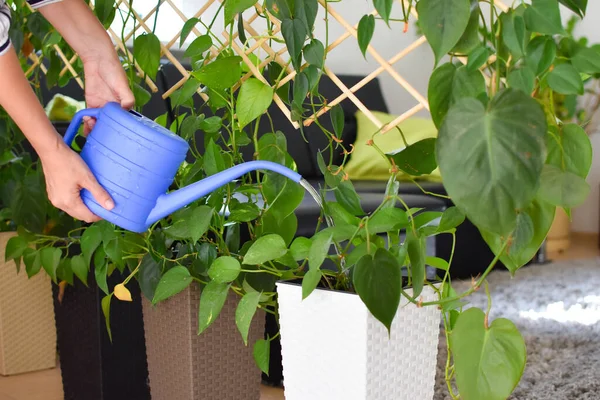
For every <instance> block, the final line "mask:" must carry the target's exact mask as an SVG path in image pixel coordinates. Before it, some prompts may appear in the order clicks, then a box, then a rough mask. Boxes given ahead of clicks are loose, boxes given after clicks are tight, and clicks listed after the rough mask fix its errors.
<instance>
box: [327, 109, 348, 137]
mask: <svg viewBox="0 0 600 400" xmlns="http://www.w3.org/2000/svg"><path fill="white" fill-rule="evenodd" d="M329 116H330V117H331V125H333V132H334V133H335V136H337V137H338V138H341V137H342V134H343V133H344V123H345V116H344V109H343V108H342V106H341V105H339V104H337V105H335V106H333V107H332V108H331V110H329Z"/></svg>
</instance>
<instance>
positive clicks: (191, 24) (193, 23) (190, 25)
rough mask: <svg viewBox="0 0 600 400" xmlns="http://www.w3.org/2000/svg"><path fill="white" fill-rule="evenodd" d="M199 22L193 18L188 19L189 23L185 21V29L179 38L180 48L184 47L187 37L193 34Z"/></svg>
mask: <svg viewBox="0 0 600 400" xmlns="http://www.w3.org/2000/svg"><path fill="white" fill-rule="evenodd" d="M198 22H199V20H198V18H195V17H192V18H190V19H188V20H187V21H185V23H184V24H183V28H181V36H180V38H179V47H183V43H184V42H185V40H186V39H187V37H188V36H189V35H190V33H191V32H192V29H194V26H196V24H197V23H198Z"/></svg>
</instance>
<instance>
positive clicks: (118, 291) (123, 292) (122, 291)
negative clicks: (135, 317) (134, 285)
mask: <svg viewBox="0 0 600 400" xmlns="http://www.w3.org/2000/svg"><path fill="white" fill-rule="evenodd" d="M114 292H115V297H116V298H117V299H119V300H121V301H131V292H130V291H129V289H127V288H126V287H125V285H123V284H122V283H119V284H118V285H117V286H115V291H114Z"/></svg>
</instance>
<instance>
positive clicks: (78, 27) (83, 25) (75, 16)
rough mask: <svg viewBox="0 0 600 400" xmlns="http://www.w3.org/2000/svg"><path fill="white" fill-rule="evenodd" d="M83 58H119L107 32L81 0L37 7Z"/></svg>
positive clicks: (65, 0) (67, 0)
mask: <svg viewBox="0 0 600 400" xmlns="http://www.w3.org/2000/svg"><path fill="white" fill-rule="evenodd" d="M38 11H39V12H40V13H41V14H42V15H43V16H44V17H45V18H46V19H47V20H48V22H50V24H52V25H53V26H54V27H55V28H56V30H57V31H58V32H59V33H60V34H61V35H62V36H63V38H64V39H65V40H66V41H67V43H69V45H70V46H71V47H72V48H73V50H75V52H76V53H77V54H79V56H80V57H81V59H82V60H83V61H84V62H85V61H88V60H90V61H93V60H98V59H102V58H104V59H106V57H116V53H115V52H114V48H113V44H112V42H111V40H110V37H109V36H108V33H107V32H106V30H105V29H104V27H103V26H102V24H101V23H100V21H98V19H97V18H96V16H95V15H94V13H93V12H92V10H91V9H90V8H89V7H88V5H87V4H85V2H84V1H82V0H62V1H59V2H56V3H51V4H47V5H44V6H42V7H39V8H38Z"/></svg>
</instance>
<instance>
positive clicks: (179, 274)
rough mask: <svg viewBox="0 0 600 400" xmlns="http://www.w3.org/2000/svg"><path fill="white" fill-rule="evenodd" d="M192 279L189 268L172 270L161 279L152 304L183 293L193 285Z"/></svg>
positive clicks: (178, 267)
mask: <svg viewBox="0 0 600 400" xmlns="http://www.w3.org/2000/svg"><path fill="white" fill-rule="evenodd" d="M192 279H193V278H192V276H191V275H190V271H188V269H187V268H185V267H182V266H180V265H178V266H176V267H173V268H171V269H170V270H168V271H167V272H166V273H165V274H164V275H163V276H162V278H160V281H159V282H158V285H157V286H156V291H155V292H154V298H153V299H152V303H153V304H156V303H158V302H161V301H163V300H166V299H168V298H169V297H172V296H175V295H176V294H177V293H180V292H182V291H183V290H184V289H185V288H187V287H188V286H189V285H190V283H192Z"/></svg>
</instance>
